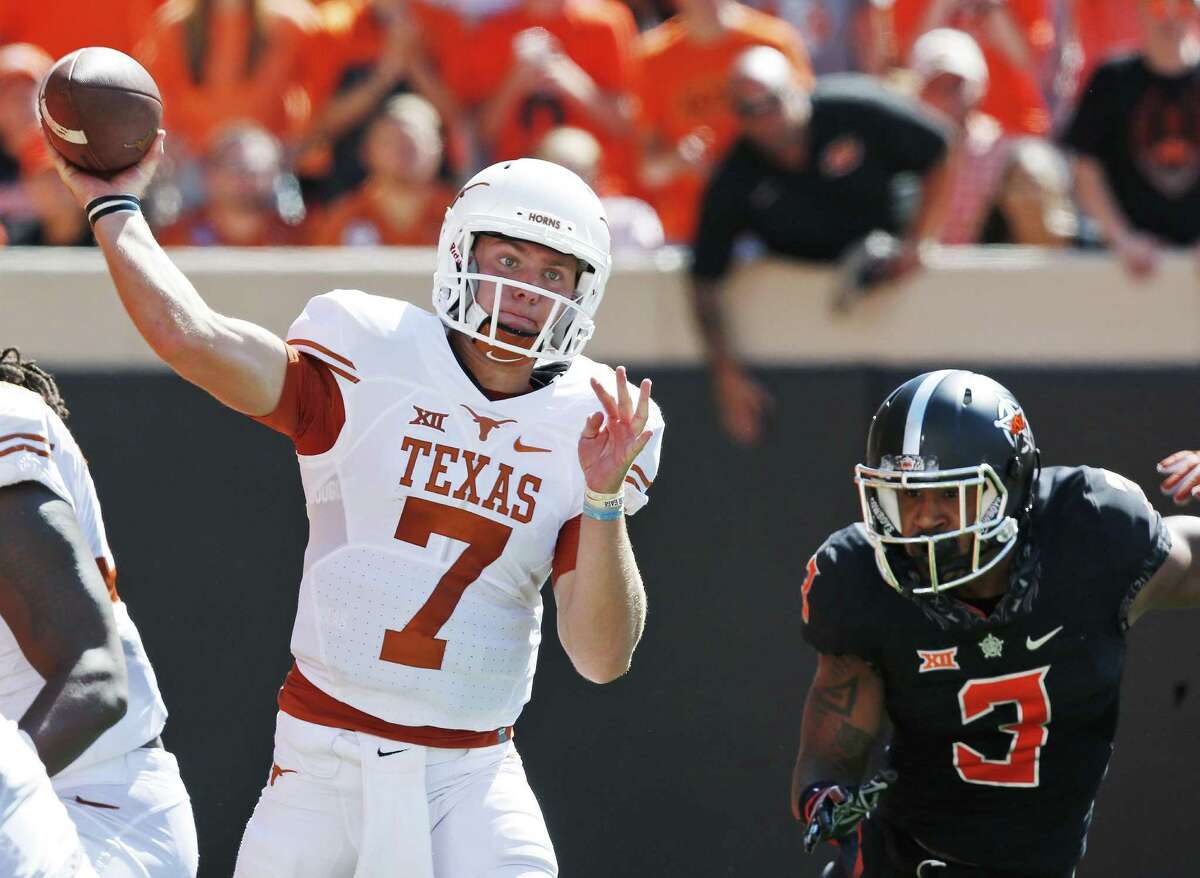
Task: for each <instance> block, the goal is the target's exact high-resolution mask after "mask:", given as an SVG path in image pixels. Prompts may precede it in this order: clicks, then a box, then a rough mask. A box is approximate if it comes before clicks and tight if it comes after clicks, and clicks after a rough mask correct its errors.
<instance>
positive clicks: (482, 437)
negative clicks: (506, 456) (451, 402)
mask: <svg viewBox="0 0 1200 878" xmlns="http://www.w3.org/2000/svg"><path fill="white" fill-rule="evenodd" d="M460 405H462V407H463V408H465V409H466V410H467V411H468V412H470V413H471V417H472V418H474V419H475V423H476V424H478V425H479V441H480V442H487V437H488V434H489V433H491V432H492V431H493V430H495V429H496V428H497V427H503V426H504V425H505V424H515V423H516V420H515V419H513V418H505V419H504V420H503V421H498V420H496V419H495V418H489V417H488V416H487V415H480V414H476V413H475V409H473V408H471V407H470V406H469V405H466V404H463V403H460Z"/></svg>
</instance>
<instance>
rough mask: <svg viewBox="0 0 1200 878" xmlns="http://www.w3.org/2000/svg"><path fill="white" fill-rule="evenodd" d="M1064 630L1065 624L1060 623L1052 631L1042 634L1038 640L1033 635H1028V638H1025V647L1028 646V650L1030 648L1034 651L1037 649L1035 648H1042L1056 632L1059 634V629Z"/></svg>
mask: <svg viewBox="0 0 1200 878" xmlns="http://www.w3.org/2000/svg"><path fill="white" fill-rule="evenodd" d="M1062 630H1063V626H1062V625H1059V626H1058V627H1057V628H1055V629H1054V630H1053V631H1051V632H1050V633H1049V634H1043V635H1042V636H1041V637H1039V638H1038V639H1037V640H1034V639H1033V638H1032V637H1029V636H1026V638H1025V648H1026V649H1028V650H1030V651H1033V650H1035V649H1041V648H1042V647H1043V646H1045V645H1046V642H1047V641H1048V640H1049V639H1050V638H1051V637H1053V636H1054V635H1055V634H1057V633H1058V632H1059V631H1062Z"/></svg>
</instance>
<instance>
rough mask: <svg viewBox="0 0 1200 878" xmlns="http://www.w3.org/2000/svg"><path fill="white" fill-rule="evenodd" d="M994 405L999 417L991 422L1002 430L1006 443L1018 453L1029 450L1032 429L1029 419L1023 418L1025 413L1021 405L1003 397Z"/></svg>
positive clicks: (1031, 441)
mask: <svg viewBox="0 0 1200 878" xmlns="http://www.w3.org/2000/svg"><path fill="white" fill-rule="evenodd" d="M996 407H997V409H998V410H999V411H998V412H997V414H998V415H999V417H998V418H997V419H996V420H995V421H993V423H994V424H995V425H996V428H997V429H999V430H1001V431H1003V433H1004V438H1005V439H1007V440H1008V444H1009V445H1011V446H1012V447H1013V448H1015V449H1017V451H1018V452H1020V453H1024V452H1026V451H1029V450H1031V449H1032V448H1033V430H1031V429H1030V428H1029V421H1027V420H1025V413H1024V412H1023V411H1021V407H1020V406H1019V405H1017V404H1016V402H1015V401H1013V400H1011V399H1004V398H1001V399H1000V401H999V403H997V406H996Z"/></svg>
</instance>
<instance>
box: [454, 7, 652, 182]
mask: <svg viewBox="0 0 1200 878" xmlns="http://www.w3.org/2000/svg"><path fill="white" fill-rule="evenodd" d="M636 33H637V31H636V26H635V25H634V21H633V15H632V13H630V11H629V8H628V7H627V6H625V5H624V4H623V3H621V2H618V0H525V2H523V3H522V4H521V5H520V6H518V7H515V8H513V9H510V10H507V11H505V12H501V13H498V14H496V15H494V16H492V17H491V18H489V19H487V20H485V21H484V22H483V23H482V24H481V25H480V26H479V29H478V31H477V32H476V35H475V36H474V37H473V38H472V53H473V60H474V76H473V79H474V82H475V90H474V92H473V97H474V99H475V100H476V101H477V102H478V103H479V104H480V107H479V114H478V119H479V137H480V140H481V142H482V143H481V145H482V146H483V147H484V149H485V150H486V151H487V152H488V153H489V155H490V157H491V158H492V159H493V160H503V159H506V158H517V157H519V156H527V155H532V154H533V152H534V150H535V148H536V146H537V144H538V142H539V141H540V140H541V139H542V137H544V136H545V134H546V132H548V131H549V130H550V129H552V128H556V127H558V126H560V125H573V126H576V127H579V128H583V129H585V130H587V131H590V132H591V133H592V134H593V135H594V136H595V137H596V139H597V140H599V141H600V143H601V144H602V146H603V147H604V171H603V175H604V176H605V177H606V178H607V182H606V185H607V186H608V187H609V188H610V189H621V190H625V189H627V188H628V187H629V185H630V180H631V177H632V171H633V167H632V166H633V139H632V133H633V128H632V118H633V112H632V101H631V88H632V87H633V84H634V79H635V77H634V67H633V65H634V54H633V41H634V38H635V36H636Z"/></svg>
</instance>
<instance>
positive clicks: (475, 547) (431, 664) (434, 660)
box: [379, 497, 512, 671]
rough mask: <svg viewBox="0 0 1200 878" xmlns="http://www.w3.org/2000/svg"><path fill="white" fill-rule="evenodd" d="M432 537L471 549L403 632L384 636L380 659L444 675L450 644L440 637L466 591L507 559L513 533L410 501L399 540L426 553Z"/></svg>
mask: <svg viewBox="0 0 1200 878" xmlns="http://www.w3.org/2000/svg"><path fill="white" fill-rule="evenodd" d="M433 534H440V535H441V536H444V537H449V538H450V539H452V540H458V541H459V542H462V543H466V544H467V547H466V548H465V549H463V552H462V554H461V555H459V556H458V560H457V561H455V562H454V563H453V564H451V565H450V569H449V570H447V571H446V573H445V575H443V576H442V578H441V579H439V580H438V583H437V585H436V586H434V589H433V592H432V593H431V594H430V595H429V597H428V599H427V600H426V601H425V603H424V604H422V605H421V609H419V610H417V612H416V615H414V616H413V617H412V618H411V619H409V620H408V624H407V625H405V626H404V627H403V628H402V629H401V630H399V631H394V630H392V629H391V628H389V629H387V630H386V631H384V633H383V647H382V649H380V651H379V658H380V659H381V660H383V661H385V662H394V663H395V664H398V665H408V666H409V667H412V668H427V669H429V670H431V671H439V670H441V668H442V661H443V660H444V659H445V656H446V641H445V640H439V639H438V637H437V633H438V632H439V631H440V630H441V629H442V626H443V625H445V624H446V622H448V621H449V620H450V616H451V615H453V613H454V609H455V607H457V606H458V602H459V601H461V600H462V596H463V593H464V592H465V591H466V590H467V587H468V586H470V585H471V583H472V582H474V581H475V580H476V579H478V578H479V575H480V574H481V573H482V572H483V571H484V570H485V569H486V568H487V567H488V566H489V565H490V564H492V563H493V562H495V561H496V560H497V559H498V558H499V557H500V555H501V554H503V552H504V547H505V546H506V545H508V538H509V537H510V536H512V528H511V527H509V526H508V525H505V524H501V523H500V522H498V521H493V520H492V519H490V518H484V517H483V516H482V515H477V514H476V513H474V512H470V511H468V510H466V509H459V508H458V507H455V506H446V505H443V504H441V503H434V502H433V501H432V500H424V499H422V498H420V497H409V498H408V499H407V500H405V501H404V511H403V512H401V513H400V523H399V524H397V525H396V539H398V540H403V541H404V542H406V543H411V544H412V545H414V546H420V547H421V548H426V547H427V546H428V545H429V538H430V537H431V536H432V535H433Z"/></svg>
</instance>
